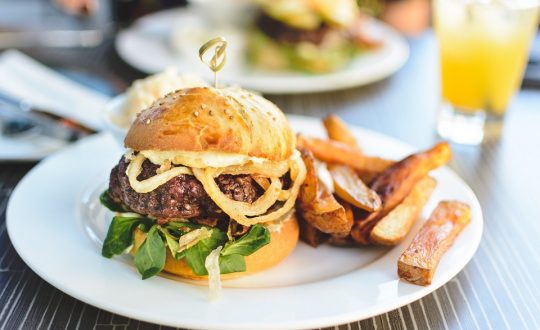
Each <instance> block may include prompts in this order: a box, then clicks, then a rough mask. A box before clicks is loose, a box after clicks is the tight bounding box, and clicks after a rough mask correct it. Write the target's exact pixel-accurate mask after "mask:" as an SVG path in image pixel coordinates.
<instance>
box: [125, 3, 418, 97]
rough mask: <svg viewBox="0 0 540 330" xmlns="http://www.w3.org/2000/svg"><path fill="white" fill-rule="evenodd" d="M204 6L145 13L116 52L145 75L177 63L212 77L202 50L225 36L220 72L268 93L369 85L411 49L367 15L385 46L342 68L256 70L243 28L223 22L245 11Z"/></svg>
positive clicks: (184, 69)
mask: <svg viewBox="0 0 540 330" xmlns="http://www.w3.org/2000/svg"><path fill="white" fill-rule="evenodd" d="M206 9H208V8H206V7H197V6H195V7H187V8H180V9H173V10H166V11H161V12H157V13H155V14H150V15H147V16H145V17H142V18H141V19H139V20H137V21H136V22H135V23H134V24H133V25H132V26H131V27H129V28H128V29H126V30H124V31H122V32H120V33H119V34H118V36H117V39H116V50H117V52H118V54H119V55H120V57H121V58H122V59H123V60H125V61H126V62H127V63H129V64H130V65H132V66H133V67H135V68H137V69H139V70H141V71H144V72H146V73H157V72H161V71H163V70H164V69H166V68H168V67H177V68H178V69H179V70H180V71H181V72H190V73H194V74H197V75H201V76H203V77H205V78H206V79H208V80H210V79H213V76H212V74H211V72H210V71H209V70H208V68H207V67H206V66H205V65H203V64H202V63H201V62H200V60H199V58H198V56H197V54H198V49H199V47H200V46H201V45H202V44H203V43H204V42H205V41H207V40H208V39H210V38H213V37H217V36H225V37H226V38H227V39H228V41H229V48H228V56H227V65H226V66H225V68H224V69H223V70H222V71H221V72H220V79H221V80H222V81H224V82H231V83H234V84H238V85H240V86H243V87H245V88H248V89H252V90H256V91H259V92H262V93H269V94H295V93H311V92H321V91H330V90H339V89H345V88H350V87H356V86H361V85H366V84H369V83H372V82H375V81H378V80H381V79H383V78H386V77H388V76H390V75H392V74H393V73H394V72H396V71H397V70H398V69H399V68H401V66H402V65H403V64H404V63H405V62H406V60H407V58H408V56H409V47H408V45H407V42H406V41H405V39H404V38H403V37H401V36H400V35H399V34H398V33H397V32H395V31H394V30H393V29H392V28H390V27H389V26H387V25H386V24H384V23H382V22H380V21H377V20H375V19H369V20H368V21H367V22H366V25H365V27H364V28H365V31H366V34H367V35H368V36H370V37H372V38H374V39H376V40H380V41H381V42H382V46H381V47H380V48H378V49H376V50H370V51H366V52H365V53H362V54H360V55H359V56H357V57H356V58H355V59H353V61H352V62H351V63H350V64H349V65H347V66H346V67H345V68H344V69H342V70H340V71H337V72H333V73H329V74H318V75H315V74H305V73H301V72H279V73H276V72H268V71H262V70H254V69H250V68H248V66H247V63H245V60H244V58H245V54H244V43H245V41H244V40H245V38H244V34H243V32H242V29H241V27H239V26H232V25H227V24H226V22H225V21H227V18H229V21H235V22H241V21H242V20H241V19H236V18H233V19H230V18H231V16H233V15H241V14H242V13H244V11H243V10H242V9H238V10H237V12H236V13H231V12H226V11H227V9H224V8H217V9H214V10H210V11H209V10H206ZM216 10H219V11H220V13H222V14H223V15H222V17H225V18H223V21H220V22H217V23H216V22H215V17H213V16H214V14H212V12H215V11H216ZM229 10H230V9H229ZM216 24H218V26H216ZM239 24H241V23H239Z"/></svg>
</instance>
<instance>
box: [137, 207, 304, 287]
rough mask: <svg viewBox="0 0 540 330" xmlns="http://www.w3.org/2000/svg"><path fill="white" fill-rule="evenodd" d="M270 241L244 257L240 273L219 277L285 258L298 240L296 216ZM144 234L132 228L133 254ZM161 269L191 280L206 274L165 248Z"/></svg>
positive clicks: (262, 267)
mask: <svg viewBox="0 0 540 330" xmlns="http://www.w3.org/2000/svg"><path fill="white" fill-rule="evenodd" d="M270 233H271V237H270V243H269V244H267V245H265V246H263V247H262V248H260V249H259V250H257V251H256V252H255V253H253V254H251V255H249V256H247V257H245V260H246V271H245V272H240V273H230V274H223V275H221V279H231V278H237V277H241V276H244V275H248V274H253V273H256V272H260V271H262V270H265V269H268V268H270V267H272V266H274V265H276V264H278V263H279V262H280V261H282V260H283V259H285V258H286V257H287V256H288V255H289V254H291V252H292V251H293V250H294V248H295V246H296V243H297V242H298V234H299V230H298V222H297V221H296V217H295V216H294V214H293V215H291V217H290V218H289V219H287V220H284V221H283V222H282V225H281V227H280V228H279V229H278V230H276V231H271V232H270ZM145 237H146V234H145V233H144V232H142V231H141V230H139V229H137V228H136V229H135V230H134V235H133V249H132V250H131V254H132V255H134V254H135V253H136V252H137V250H138V249H139V247H140V246H141V244H142V243H143V241H144V239H145ZM163 271H165V272H167V273H169V274H173V275H177V276H180V277H184V278H189V279H192V280H206V279H208V276H199V275H196V274H195V273H193V271H192V270H191V268H190V267H189V266H188V264H187V262H186V260H185V259H180V260H176V259H174V258H173V256H172V255H171V252H170V251H169V249H167V256H166V260H165V267H164V268H163Z"/></svg>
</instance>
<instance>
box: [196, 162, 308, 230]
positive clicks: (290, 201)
mask: <svg viewBox="0 0 540 330" xmlns="http://www.w3.org/2000/svg"><path fill="white" fill-rule="evenodd" d="M288 163H289V168H290V174H291V180H292V181H293V184H292V186H291V188H290V189H288V190H282V189H281V181H280V180H279V178H280V177H281V176H282V175H283V174H284V173H283V174H281V175H279V176H271V177H270V185H269V186H268V188H267V189H266V191H265V193H264V194H263V195H262V196H261V197H260V198H259V199H257V200H256V201H255V202H254V203H251V204H250V203H245V202H240V201H234V200H232V199H230V198H228V197H227V196H226V195H225V194H224V193H223V192H222V191H221V190H220V189H219V186H218V185H217V184H216V181H215V178H216V177H217V176H219V175H220V174H223V173H226V172H225V171H226V170H225V168H221V169H220V168H205V169H197V168H194V169H193V174H194V175H195V177H196V178H197V180H199V181H200V182H201V184H202V185H203V187H204V190H205V191H206V192H207V193H208V195H209V196H210V198H211V199H212V200H213V201H214V203H216V205H217V206H218V207H219V208H220V209H221V210H223V212H225V213H226V214H227V215H228V216H230V217H231V218H232V219H234V220H236V221H237V222H238V223H240V224H242V225H245V226H250V225H253V224H256V223H262V222H268V221H274V220H277V219H280V218H282V217H283V216H284V215H285V214H287V212H289V211H290V210H291V209H292V208H293V207H294V202H295V199H296V196H297V195H298V190H299V189H300V185H301V184H302V182H303V181H304V179H305V176H306V167H305V165H304V163H303V162H302V160H301V158H300V157H299V155H298V153H297V152H295V154H294V155H293V156H292V157H291V158H290V159H289V162H288ZM285 173H286V172H285ZM261 174H262V173H261ZM284 191H285V192H286V193H283V192H284ZM282 193H283V195H282ZM280 195H282V196H281V197H282V198H284V199H283V201H282V202H283V204H282V205H281V207H279V208H278V209H276V210H272V211H270V212H269V213H268V210H269V209H270V207H271V206H273V205H274V204H275V203H276V201H278V198H279V197H280ZM285 197H286V198H285Z"/></svg>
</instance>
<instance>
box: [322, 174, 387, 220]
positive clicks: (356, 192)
mask: <svg viewBox="0 0 540 330" xmlns="http://www.w3.org/2000/svg"><path fill="white" fill-rule="evenodd" d="M328 170H329V172H330V175H331V176H332V179H333V180H334V190H335V194H336V195H338V196H339V197H340V198H341V199H343V200H345V201H346V202H348V203H350V204H352V205H354V206H356V207H358V208H361V209H364V210H366V211H369V212H373V211H377V210H378V209H380V208H381V199H380V198H379V195H377V193H376V192H375V191H373V190H371V189H369V188H368V186H366V185H365V184H364V182H362V180H360V178H359V177H358V175H357V174H356V173H355V172H354V171H353V170H352V169H351V168H350V167H349V166H347V165H330V166H329V168H328Z"/></svg>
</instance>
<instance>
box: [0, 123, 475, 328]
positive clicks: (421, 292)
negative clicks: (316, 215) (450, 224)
mask: <svg viewBox="0 0 540 330" xmlns="http://www.w3.org/2000/svg"><path fill="white" fill-rule="evenodd" d="M290 118H291V119H292V121H293V122H294V121H295V120H306V119H307V120H308V121H309V120H311V121H315V120H316V119H314V118H310V117H304V116H290ZM359 131H361V132H366V131H367V132H368V133H370V134H373V135H375V136H377V138H379V137H384V138H386V139H389V140H391V141H392V142H397V143H399V144H401V145H404V146H409V147H411V148H414V147H412V146H410V145H408V144H405V143H403V142H401V141H399V140H397V139H395V138H393V137H390V136H387V135H384V134H381V133H378V132H374V131H371V130H368V129H364V128H360V129H359ZM103 136H104V134H99V135H97V136H94V137H90V138H87V139H84V140H83V141H86V142H88V140H90V139H98V138H100V137H101V138H103ZM78 146H79V143H77V144H75V145H73V146H70V147H69V148H67V149H72V148H78ZM414 149H416V148H414ZM65 152H69V151H63V152H61V153H58V154H56V155H54V156H52V157H50V158H51V159H53V158H55V157H61V155H62V154H64V153H65ZM47 160H48V159H47ZM45 164H46V162H42V163H40V164H38V165H37V166H35V167H34V168H33V169H32V170H31V171H30V172H29V173H28V174H27V175H26V176H25V177H24V178H23V179H22V180H21V182H20V183H19V184H18V185H17V187H16V188H15V189H14V191H13V193H12V196H11V198H10V200H9V202H8V206H7V212H6V225H7V231H8V235H9V237H10V239H11V242H12V244H13V246H14V248H15V250H16V251H17V252H18V253H19V255H20V256H21V258H22V259H23V260H24V261H25V263H26V264H27V265H28V266H29V267H30V268H31V269H32V270H33V271H34V272H35V273H36V274H38V275H39V276H40V277H41V278H43V279H44V280H45V281H47V282H48V283H50V284H51V285H53V286H55V287H56V288H58V289H59V290H61V291H63V292H65V293H67V294H68V295H70V296H72V297H75V298H76V299H79V300H81V301H84V302H86V303H88V304H90V305H93V306H95V307H97V308H101V309H105V310H108V311H110V312H113V313H116V314H119V315H123V316H126V317H130V318H136V319H143V320H145V321H149V322H153V323H157V324H164V325H170V326H181V327H189V328H209V329H252V328H258V329H288V328H291V327H292V328H298V329H307V328H313V327H324V326H332V325H337V324H342V323H349V322H354V321H358V320H360V319H366V318H369V317H373V316H375V315H380V314H382V313H385V312H388V311H390V310H393V309H396V308H399V307H401V306H404V305H406V304H408V303H411V302H413V301H416V300H418V299H420V298H422V297H424V296H426V295H428V294H429V293H431V292H433V291H435V290H437V289H438V288H439V287H441V286H442V285H444V284H446V283H447V282H448V281H449V280H450V279H451V278H453V277H454V276H455V275H456V274H457V273H459V272H460V271H461V270H462V269H463V268H464V267H465V266H466V264H467V263H468V262H469V261H470V260H471V259H472V257H473V256H474V254H475V253H476V251H477V249H478V246H479V244H480V242H481V238H482V232H483V215H482V209H481V206H480V203H479V201H478V199H477V198H476V196H475V194H474V192H473V190H472V189H471V188H470V187H469V186H468V185H467V184H466V182H464V180H463V179H461V178H460V177H459V176H458V175H457V174H456V173H455V172H454V171H452V170H451V169H449V168H447V169H446V170H447V171H448V172H449V173H450V174H451V175H452V176H454V178H455V179H457V180H459V181H460V183H461V184H463V186H464V187H465V188H466V189H467V193H468V194H469V195H470V196H469V197H470V198H472V200H473V201H474V202H475V203H476V204H477V206H478V212H479V215H480V216H479V218H478V222H479V224H478V225H479V226H480V228H479V234H478V236H477V240H476V241H475V242H474V245H473V246H471V249H470V250H469V256H468V258H466V259H463V260H460V265H459V267H456V268H455V272H446V273H444V279H443V280H440V279H439V281H437V282H436V283H434V284H433V285H431V286H428V287H421V288H418V290H414V292H413V293H409V294H408V295H406V296H402V297H398V299H395V300H393V301H392V302H387V303H385V304H382V305H381V304H378V305H376V306H375V307H374V308H372V307H370V308H368V309H367V313H366V311H365V310H364V311H363V312H360V313H359V311H351V312H348V313H344V314H340V315H333V316H326V317H321V318H314V319H311V320H309V321H307V320H305V319H304V320H300V321H297V322H298V323H296V321H290V320H289V321H287V323H279V324H276V323H271V324H261V323H242V324H234V325H233V324H230V323H227V324H225V325H223V324H208V323H200V322H199V323H197V322H195V323H193V322H192V323H189V322H186V323H183V324H180V323H169V322H164V321H163V320H162V319H160V318H159V317H156V318H149V317H144V318H141V317H139V316H137V315H134V314H133V313H130V312H129V308H127V309H126V308H121V306H120V307H114V308H111V306H106V307H103V304H102V303H100V301H99V299H98V300H94V299H90V298H89V297H88V296H84V295H82V294H80V293H79V292H77V290H75V289H74V288H66V287H62V286H61V285H59V282H61V280H60V279H51V278H48V276H47V274H44V273H45V271H43V270H42V269H37V267H35V265H33V264H32V263H31V261H30V262H28V260H27V259H26V257H27V256H26V253H21V246H20V245H19V243H20V241H19V239H18V238H17V239H15V240H14V239H13V234H12V232H13V228H12V226H13V223H12V221H13V220H11V219H12V218H13V216H12V215H11V214H12V213H13V212H14V211H13V199H14V198H13V196H18V192H19V190H21V189H22V188H21V187H22V186H24V184H25V182H26V181H27V180H30V178H31V176H30V173H36V172H38V171H39V170H40V169H41V168H42V167H43V166H45ZM77 198H78V196H77ZM81 244H83V243H81ZM383 258H384V257H383ZM383 258H381V259H383ZM381 259H379V260H381ZM376 262H377V261H375V262H374V263H376ZM366 267H372V266H371V265H369V266H366ZM440 275H442V274H440ZM310 285H312V284H301V285H299V286H310ZM240 290H242V289H240ZM255 290H257V289H255ZM360 314H361V316H359V315H360Z"/></svg>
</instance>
